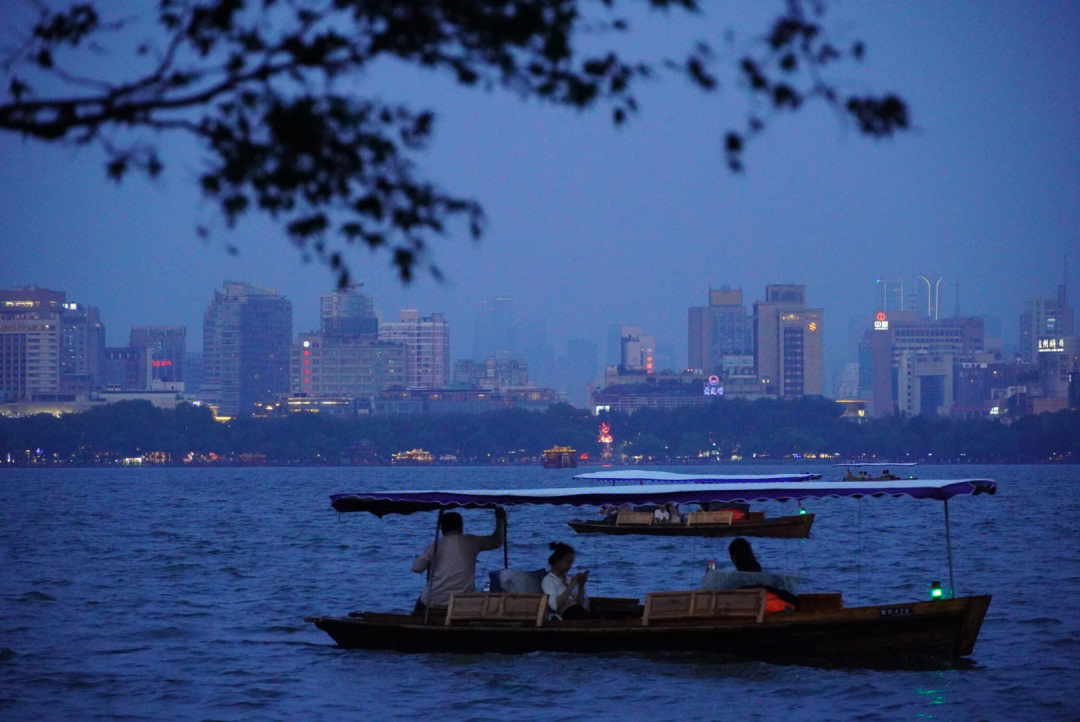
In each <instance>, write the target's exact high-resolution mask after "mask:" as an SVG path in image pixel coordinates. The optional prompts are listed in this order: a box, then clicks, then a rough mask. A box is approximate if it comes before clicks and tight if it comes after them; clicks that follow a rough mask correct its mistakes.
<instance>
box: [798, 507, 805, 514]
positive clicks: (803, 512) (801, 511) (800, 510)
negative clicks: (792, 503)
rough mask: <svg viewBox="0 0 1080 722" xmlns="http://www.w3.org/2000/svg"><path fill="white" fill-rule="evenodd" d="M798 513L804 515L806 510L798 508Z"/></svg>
mask: <svg viewBox="0 0 1080 722" xmlns="http://www.w3.org/2000/svg"><path fill="white" fill-rule="evenodd" d="M799 513H800V514H805V513H806V509H803V508H802V507H801V506H800V507H799Z"/></svg>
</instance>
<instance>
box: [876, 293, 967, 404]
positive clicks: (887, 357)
mask: <svg viewBox="0 0 1080 722" xmlns="http://www.w3.org/2000/svg"><path fill="white" fill-rule="evenodd" d="M982 351H983V324H982V319H980V318H964V317H961V318H945V319H941V320H938V321H934V320H931V319H929V318H927V317H926V316H924V315H923V314H922V313H920V312H916V311H890V312H888V313H886V312H885V311H878V312H877V313H875V314H874V320H873V328H872V329H871V330H869V331H867V332H866V334H865V336H864V337H863V341H862V343H861V344H860V345H859V386H860V388H861V389H863V390H864V391H865V389H867V388H868V389H869V400H870V404H869V410H868V412H869V413H870V415H871V416H887V415H889V414H892V413H895V412H901V413H905V414H927V413H934V414H948V413H951V409H952V408H953V406H954V405H955V397H956V394H955V393H954V388H955V382H954V377H955V376H956V373H957V369H958V368H963V367H964V365H965V364H970V363H972V362H973V361H974V360H975V359H976V356H977V354H980V353H981V352H982ZM965 403H968V402H967V401H965Z"/></svg>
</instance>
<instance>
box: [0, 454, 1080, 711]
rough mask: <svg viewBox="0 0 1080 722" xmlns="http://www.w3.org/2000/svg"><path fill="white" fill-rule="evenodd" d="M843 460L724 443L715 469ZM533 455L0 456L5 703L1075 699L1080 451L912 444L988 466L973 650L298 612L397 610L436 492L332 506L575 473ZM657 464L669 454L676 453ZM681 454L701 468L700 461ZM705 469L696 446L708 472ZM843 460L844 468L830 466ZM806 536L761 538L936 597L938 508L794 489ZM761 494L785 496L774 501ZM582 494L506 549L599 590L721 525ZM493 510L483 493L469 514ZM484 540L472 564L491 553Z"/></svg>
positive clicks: (959, 558) (681, 560) (867, 597)
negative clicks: (762, 649) (334, 626)
mask: <svg viewBox="0 0 1080 722" xmlns="http://www.w3.org/2000/svg"><path fill="white" fill-rule="evenodd" d="M800 469H807V470H813V471H817V472H820V473H824V474H827V475H837V474H836V472H837V470H836V469H835V468H834V467H814V466H808V465H802V466H791V465H785V466H761V465H753V466H750V465H741V466H735V465H729V466H724V467H716V469H715V472H716V473H771V472H775V471H788V472H790V471H796V470H800ZM583 470H584V471H587V470H588V469H578V470H543V469H539V468H486V467H483V468H475V467H473V468H460V467H437V468H410V469H401V468H332V469H322V468H319V469H56V470H4V471H0V718H2V719H5V720H8V719H10V720H31V719H79V720H129V719H130V720H139V719H147V720H151V719H152V720H162V719H168V720H209V719H213V720H292V719H315V720H320V719H323V720H347V719H371V720H380V719H418V718H422V717H424V718H426V717H434V716H443V717H445V718H446V719H455V720H457V719H464V720H496V719H506V718H508V717H512V718H514V719H516V720H529V719H543V720H545V721H550V720H591V719H603V718H608V719H610V718H624V719H640V718H643V717H649V718H651V719H658V720H660V719H749V720H773V719H778V718H781V717H782V718H785V719H786V720H789V721H792V720H818V719H859V720H877V719H897V720H914V719H942V720H999V719H1045V720H1060V719H1078V718H1080V694H1078V693H1077V686H1078V685H1077V681H1078V679H1080V675H1078V672H1077V670H1078V669H1080V544H1078V534H1077V523H1078V521H1080V467H1077V466H992V467H979V466H969V467H961V466H942V467H933V466H920V467H917V470H918V474H919V476H920V477H922V478H964V477H974V476H979V477H988V478H992V479H996V480H997V481H998V482H999V487H998V489H999V491H998V494H997V495H996V496H993V497H987V496H979V497H964V498H957V499H955V500H954V501H952V502H950V504H949V510H950V519H951V522H952V541H953V554H954V563H955V571H956V585H957V592H958V593H959V594H968V593H990V594H993V597H994V598H993V601H992V602H991V605H990V609H989V612H988V614H987V617H986V620H985V622H984V623H983V627H982V632H981V634H980V636H979V640H978V643H977V644H976V647H975V652H974V654H973V655H972V660H973V661H974V665H971V666H970V667H969V668H960V669H952V670H938V671H900V672H896V671H892V672H881V671H867V670H859V669H854V670H847V669H817V668H811V667H802V666H781V665H771V664H764V663H757V662H724V661H722V660H718V659H711V658H700V657H697V656H694V655H678V654H675V655H662V656H658V655H621V654H619V655H603V656H575V655H554V654H532V655H524V656H519V657H506V656H498V655H482V656H466V655H405V654H396V653H384V652H365V651H346V650H341V649H338V648H337V647H335V646H334V645H333V642H332V641H331V640H330V638H329V637H327V636H326V635H325V634H324V633H323V632H320V631H319V630H317V629H316V628H315V627H314V626H312V625H310V624H306V623H305V622H304V621H303V617H304V616H305V615H312V614H327V615H330V614H334V615H336V614H345V613H347V612H349V611H352V610H364V609H370V610H402V611H404V610H408V609H411V607H412V604H413V602H414V601H415V599H416V596H417V594H418V592H419V590H420V588H421V586H422V583H423V578H422V576H421V575H416V574H412V573H411V572H410V570H409V564H410V562H411V560H412V558H413V557H414V556H415V554H417V553H418V552H419V551H420V550H421V549H422V548H423V547H424V545H426V544H427V543H428V542H429V541H430V538H431V536H432V533H433V531H434V519H435V515H434V513H427V514H416V515H412V516H407V517H387V518H385V519H382V520H379V519H377V518H375V517H373V516H370V515H368V514H340V515H339V514H337V513H336V512H334V511H332V510H331V509H330V508H329V500H328V495H329V494H330V493H332V492H339V491H341V492H348V491H357V490H361V489H373V488H433V487H442V488H479V487H490V488H515V487H517V488H524V487H532V486H553V485H564V484H571V477H572V475H573V473H574V472H575V471H578V472H580V471H583ZM669 470H672V471H678V470H679V469H678V468H677V467H670V468H669ZM695 471H699V472H700V471H705V470H704V469H702V468H701V467H696V468H695ZM710 471H711V469H710ZM837 476H838V475H837ZM806 507H807V508H808V509H809V510H810V511H813V512H815V513H816V514H817V520H816V522H815V525H814V528H813V531H812V533H811V538H810V539H807V540H790V541H785V540H768V539H761V540H754V541H753V544H754V548H755V550H756V552H757V556H758V558H759V559H760V560H761V561H762V562H763V564H764V565H765V566H766V567H768V568H772V569H776V570H780V571H788V572H792V573H796V574H799V575H800V576H801V577H802V579H803V583H802V586H801V590H802V591H842V592H843V593H844V598H845V602H846V603H847V604H849V605H853V604H859V603H872V602H900V601H906V600H919V599H926V598H927V589H928V586H929V584H930V582H931V581H933V580H941V581H942V582H943V583H947V580H948V566H947V557H946V551H945V537H944V524H943V514H942V505H941V504H940V503H938V502H927V501H915V500H912V499H907V498H904V499H864V500H861V501H859V500H852V499H848V500H835V499H833V500H820V501H815V502H807V503H806ZM759 508H761V509H763V510H764V511H766V512H768V513H769V514H770V515H771V516H775V515H779V514H782V513H784V512H787V513H791V511H792V510H793V509H794V508H795V506H794V504H793V503H787V504H779V503H766V504H762V505H760V506H759ZM593 514H594V512H593V511H591V510H580V509H574V508H572V507H543V508H540V507H536V508H526V509H520V510H512V511H511V513H510V518H509V523H510V529H509V535H510V550H509V551H510V564H511V566H513V567H518V568H526V569H534V568H539V567H541V566H544V565H545V562H546V558H547V555H548V550H547V543H548V542H550V541H554V540H563V541H568V542H569V543H571V544H574V545H575V546H576V547H577V549H578V562H577V564H578V567H579V568H587V569H590V570H592V574H591V576H590V580H589V585H590V592H591V593H592V594H595V595H621V596H630V595H637V596H640V597H643V596H644V594H645V593H646V592H649V591H660V590H665V589H686V588H693V587H695V586H697V583H698V582H699V581H700V579H701V576H702V574H703V572H704V569H705V564H706V562H707V561H708V560H710V559H716V560H718V561H720V562H721V566H724V565H726V563H727V561H726V551H725V550H726V544H727V542H726V541H725V540H704V539H697V540H694V539H691V538H683V539H671V540H657V539H649V538H647V537H639V538H633V537H631V538H616V537H596V538H593V537H591V536H577V535H575V534H574V533H573V532H572V531H571V530H570V529H569V527H567V526H566V524H565V522H566V521H567V520H569V519H571V518H574V517H577V516H592V515H593ZM465 525H466V531H468V532H473V533H483V534H487V533H490V530H491V528H492V526H493V515H492V514H491V512H489V511H467V512H465ZM501 566H502V551H501V550H496V551H493V552H488V553H486V554H481V556H480V559H479V562H478V565H477V570H478V576H481V577H484V578H486V573H485V572H486V571H490V570H494V569H498V568H501Z"/></svg>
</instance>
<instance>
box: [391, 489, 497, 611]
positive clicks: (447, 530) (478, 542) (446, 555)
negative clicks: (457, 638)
mask: <svg viewBox="0 0 1080 722" xmlns="http://www.w3.org/2000/svg"><path fill="white" fill-rule="evenodd" d="M439 529H440V530H441V531H442V535H443V536H442V538H441V539H438V540H436V541H433V542H432V543H431V544H429V545H428V547H427V549H425V550H424V551H423V553H421V554H420V556H418V557H416V559H415V560H413V563H412V570H413V571H414V572H416V573H417V574H421V573H423V572H426V571H428V568H431V575H430V577H429V578H428V582H427V584H425V585H424V590H423V591H422V592H420V598H419V599H417V600H416V607H415V608H414V609H413V614H414V615H418V616H423V614H424V612H425V610H426V609H427V608H429V607H430V608H431V609H433V610H435V611H437V612H441V613H445V612H446V607H447V605H448V604H449V603H450V597H451V596H452V595H454V594H462V593H464V592H474V591H476V555H477V554H479V553H480V552H482V551H486V550H488V549H498V548H499V547H501V546H502V545H503V541H504V540H505V538H506V511H505V510H504V509H503V508H502V507H499V508H497V509H496V510H495V531H494V532H492V534H491V536H475V535H473V534H464V533H462V532H463V529H464V524H463V523H462V521H461V514H458V513H457V512H455V511H451V512H447V513H445V514H443V515H442V517H441V518H440V520H439ZM433 558H434V560H435V561H434V565H433V564H432V559H433Z"/></svg>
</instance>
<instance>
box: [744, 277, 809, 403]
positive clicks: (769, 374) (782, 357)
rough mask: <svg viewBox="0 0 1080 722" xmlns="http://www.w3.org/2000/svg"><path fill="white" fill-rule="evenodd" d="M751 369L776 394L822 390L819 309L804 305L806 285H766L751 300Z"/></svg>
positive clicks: (785, 394)
mask: <svg viewBox="0 0 1080 722" xmlns="http://www.w3.org/2000/svg"><path fill="white" fill-rule="evenodd" d="M754 370H755V373H756V374H757V376H758V377H759V378H760V379H761V383H762V385H763V386H764V387H765V388H766V390H768V391H769V392H770V393H774V394H776V395H778V396H781V397H797V396H813V395H818V396H820V395H821V394H822V393H823V391H824V387H825V371H824V362H823V353H822V310H821V309H820V308H807V307H806V286H802V285H770V286H766V287H765V300H764V301H755V302H754Z"/></svg>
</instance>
